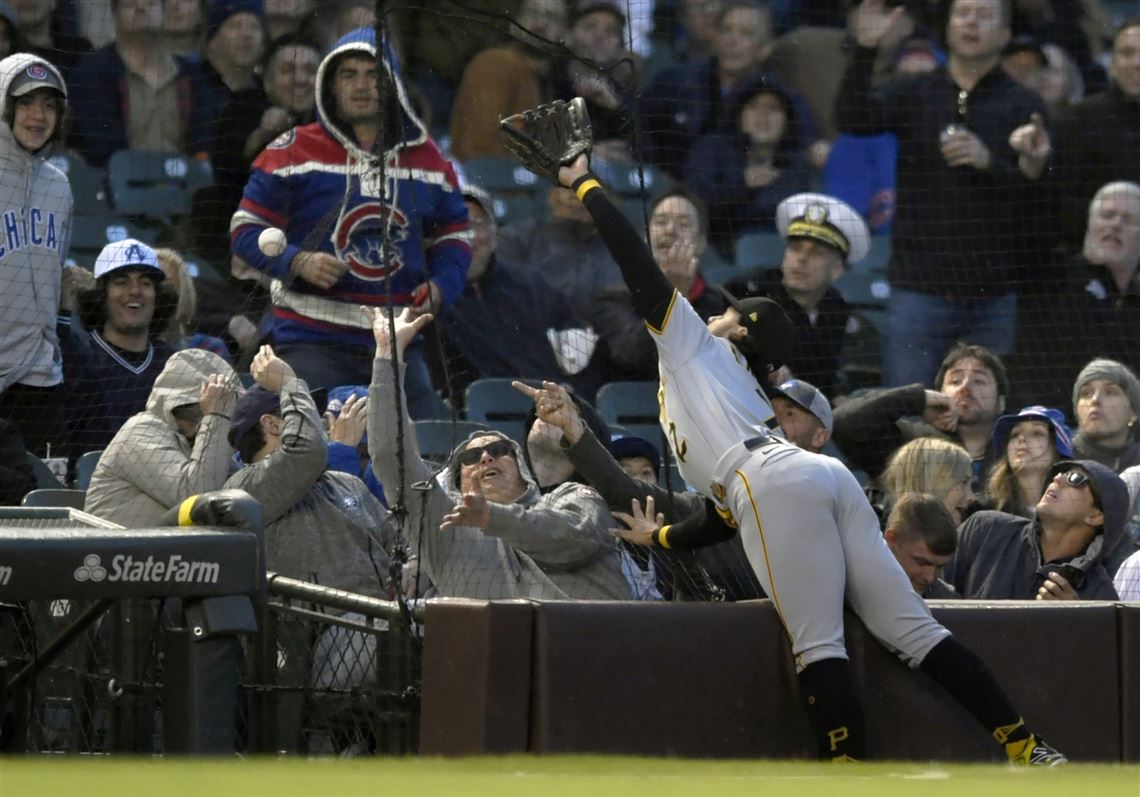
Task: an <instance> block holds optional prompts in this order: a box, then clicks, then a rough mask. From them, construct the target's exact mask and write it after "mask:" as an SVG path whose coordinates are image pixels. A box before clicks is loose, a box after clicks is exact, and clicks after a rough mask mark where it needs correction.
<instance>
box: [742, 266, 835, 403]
mask: <svg viewBox="0 0 1140 797" xmlns="http://www.w3.org/2000/svg"><path fill="white" fill-rule="evenodd" d="M728 289H729V292H730V293H732V294H733V295H734V296H737V297H739V298H743V297H745V296H767V297H768V298H769V299H772V300H773V301H775V302H777V303H778V304H779V305H780V307H782V308H784V312H785V313H787V314H788V318H790V319H791V321H792V326H793V327H795V330H796V334H795V340H794V342H793V344H792V356H791V358H790V359H789V361H788V363H787V366H788V368H790V369H791V371H792V373H793V374H795V376H796V378H798V379H803V380H804V381H806V382H810V383H811V384H813V385H815V386H816V387H817V388H819V389H820V390H821V391H823V394H824V395H825V396H827V397H828V398H831V397H833V396H834V395H835V391H836V383H837V381H838V374H839V354H840V352H842V351H843V342H844V339H845V338H846V336H847V326H848V323H849V322H850V320H851V305H849V304H848V303H847V300H846V299H844V298H843V297H842V296H841V295H840V293H839V291H837V290H836V289H835V288H834V287H829V288H828V289H827V292H826V293H824V294H823V298H822V299H820V300H819V304H818V305H817V306H816V316H815V319H814V320H813V319H812V318H811V317H810V316H809V315H808V314H807V312H806V311H805V310H804V309H803V308H802V307H800V306H799V305H798V304H796V300H795V299H793V298H792V297H791V296H790V295H789V294H788V291H787V289H785V288H784V283H783V274H782V273H781V272H780V271H779V270H778V269H764V270H760V271H757V272H755V273H754V274H752V275H751V276H745V277H742V278H740V279H738V280H734V281H733V282H732V283H730V284H729V286H728Z"/></svg>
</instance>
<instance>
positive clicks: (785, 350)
mask: <svg viewBox="0 0 1140 797" xmlns="http://www.w3.org/2000/svg"><path fill="white" fill-rule="evenodd" d="M712 288H713V289H714V290H715V291H716V292H717V293H719V294H720V295H721V296H722V297H723V298H724V300H725V301H726V302H727V303H728V305H729V307H731V308H733V309H734V310H736V312H738V313H739V314H740V323H741V325H743V326H744V328H745V329H747V330H748V337H746V338H745V339H744V340H742V341H739V342H737V341H733V345H735V346H736V348H738V349H740V352H741V353H742V354H743V355H744V356H745V357H746V358H747V359H748V360H749V361H750V362H749V366H750V367H751V364H752V362H758V363H759V364H761V365H764V366H767V367H769V368H771V369H772V370H775V369H777V368H779V367H780V366H782V365H783V364H784V363H786V362H787V361H788V357H789V356H790V355H791V352H792V340H793V339H794V337H795V330H794V329H793V327H792V322H791V319H789V318H788V314H787V313H785V312H784V308H782V307H780V305H778V304H777V303H776V302H774V301H772V300H771V299H768V298H767V297H764V296H754V297H750V298H748V299H737V298H736V297H735V296H733V295H732V294H731V293H729V292H728V291H727V290H725V289H724V287H723V286H721V285H715V284H714V285H712ZM753 375H754V376H756V378H757V379H760V378H762V377H764V374H755V373H754V374H753Z"/></svg>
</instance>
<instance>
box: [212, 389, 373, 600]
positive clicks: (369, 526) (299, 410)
mask: <svg viewBox="0 0 1140 797" xmlns="http://www.w3.org/2000/svg"><path fill="white" fill-rule="evenodd" d="M281 419H282V420H283V421H284V424H283V428H282V432H281V440H282V443H283V445H282V447H281V448H279V449H277V450H276V451H274V452H273V453H272V454H270V455H269V456H267V457H265V458H264V459H261V460H259V461H258V462H255V463H254V464H252V465H246V466H245V467H244V468H242V469H241V470H239V471H238V472H237V473H235V474H234V475H233V476H231V477H230V478H229V479H228V480H227V481H226V484H225V486H226V487H227V488H231V487H232V488H236V489H239V490H245V491H246V492H248V493H249V494H250V495H252V496H253V497H254V498H256V499H257V501H258V502H259V503H260V504H261V520H262V523H264V524H265V548H266V560H267V562H268V565H269V569H270V570H273V571H276V572H277V573H280V574H281V575H283V576H288V577H289V578H296V579H299V580H302V581H311V582H313V583H315V584H320V585H322V586H325V587H332V588H333V589H342V590H347V591H349V592H357V593H360V594H362V595H371V596H373V597H379V598H387V597H388V585H387V580H388V554H387V552H386V550H385V541H386V540H387V539H388V535H389V532H390V529H391V517H392V516H391V514H390V513H389V512H388V510H387V509H385V508H384V505H383V504H381V503H380V502H379V501H378V500H376V496H374V495H372V493H371V492H369V490H368V487H367V486H366V485H365V484H364V482H362V481H361V480H360V479H358V478H356V477H355V476H351V475H349V474H347V473H339V472H335V471H328V470H325V457H326V448H327V443H326V441H325V430H324V426H323V425H322V424H321V417H320V415H319V414H318V413H317V407H316V405H315V404H314V403H313V399H312V397H310V396H309V389H308V387H306V385H305V383H304V382H303V381H301V380H300V379H290V380H287V381H286V382H285V384H284V385H283V386H282V388H281Z"/></svg>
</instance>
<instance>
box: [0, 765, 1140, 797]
mask: <svg viewBox="0 0 1140 797" xmlns="http://www.w3.org/2000/svg"><path fill="white" fill-rule="evenodd" d="M650 791H651V792H652V794H653V796H654V797H670V796H671V795H677V796H678V797H693V795H696V794H700V795H715V796H716V797H735V796H736V795H748V797H757V795H779V797H784V795H793V796H794V795H821V797H822V796H823V795H827V797H836V796H837V795H856V796H857V797H862V796H863V795H866V797H892V796H893V795H904V794H905V795H922V797H937V796H938V795H947V797H972V796H973V795H999V796H1000V797H1019V796H1020V795H1026V797H1053V795H1056V797H1073V796H1074V795H1082V796H1083V795H1089V797H1140V767H1137V766H1107V765H1105V766H1102V765H1089V764H1078V765H1070V766H1068V767H1064V768H1059V769H1055V770H1039V769H1034V770H1026V769H1015V768H1013V767H1006V766H983V765H977V766H966V765H940V764H913V763H875V764H853V765H827V764H817V763H799V762H723V761H722V762H717V761H678V760H661V759H643V758H602V757H586V756H567V757H544V758H538V757H533V756H530V757H524V756H512V757H506V758H469V759H429V758H412V759H398V760H396V759H354V760H338V759H325V760H309V761H305V760H297V759H248V760H234V761H217V760H152V759H129V758H113V759H112V758H108V759H89V758H88V759H84V758H62V757H61V758H56V757H36V758H9V759H0V797H32V796H33V795H34V796H35V797H56V795H59V797H64V796H65V795H66V797H73V796H75V795H78V796H80V797H103V795H114V796H115V797H136V795H138V796H139V797H142V796H143V795H145V796H146V797H181V795H195V797H202V796H203V795H204V796H205V797H229V796H230V795H235V797H253V796H254V795H275V797H294V796H295V797H350V795H358V794H359V795H372V796H375V795H395V794H406V795H411V797H442V796H443V795H463V797H482V796H483V795H487V797H511V795H520V796H521V795H526V796H527V797H530V796H531V795H541V797H561V795H585V797H611V795H613V797H619V796H620V797H628V795H630V794H635V793H647V792H650Z"/></svg>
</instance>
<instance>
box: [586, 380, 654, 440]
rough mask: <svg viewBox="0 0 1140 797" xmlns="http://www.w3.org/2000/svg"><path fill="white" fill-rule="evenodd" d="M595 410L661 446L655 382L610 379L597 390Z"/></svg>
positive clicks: (631, 431) (609, 422)
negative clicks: (615, 380) (614, 380)
mask: <svg viewBox="0 0 1140 797" xmlns="http://www.w3.org/2000/svg"><path fill="white" fill-rule="evenodd" d="M596 403H597V406H598V413H599V414H600V415H601V416H602V418H604V419H605V421H606V423H608V424H612V425H616V426H620V427H622V428H623V429H624V430H625V433H626V434H628V435H632V436H634V437H641V438H644V439H645V440H648V441H649V442H651V443H653V445H655V446H657V447H658V449H660V448H661V426H660V424H659V423H658V420H657V419H658V416H659V415H660V408H659V407H658V406H657V383H656V382H610V383H609V384H607V385H603V386H602V389H601V390H599V391H598V399H597V402H596Z"/></svg>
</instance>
